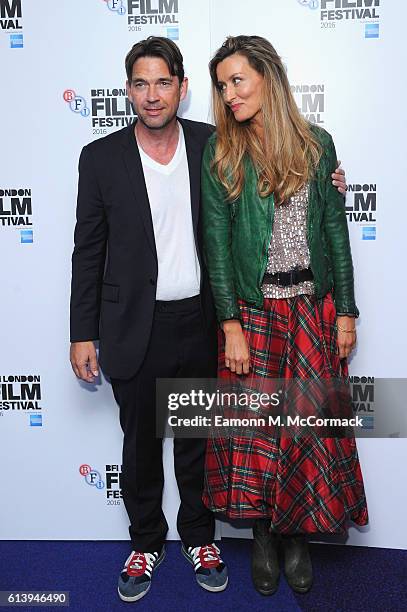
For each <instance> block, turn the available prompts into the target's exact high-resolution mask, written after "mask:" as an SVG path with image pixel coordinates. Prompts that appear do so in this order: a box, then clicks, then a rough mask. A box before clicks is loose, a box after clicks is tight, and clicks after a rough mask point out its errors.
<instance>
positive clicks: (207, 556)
mask: <svg viewBox="0 0 407 612" xmlns="http://www.w3.org/2000/svg"><path fill="white" fill-rule="evenodd" d="M181 550H182V554H183V555H184V557H186V558H187V559H188V561H189V562H190V563H192V565H193V566H194V569H195V576H196V580H197V582H198V584H199V586H201V587H202V588H203V589H206V590H207V591H212V592H214V593H216V592H218V591H223V590H224V589H226V587H227V584H228V570H227V567H226V565H225V564H224V563H223V561H222V559H221V558H220V556H219V554H220V550H219V548H218V547H217V546H216V545H215V544H208V545H207V546H196V547H195V548H192V546H189V547H188V549H186V548H185V547H184V546H182V549H181Z"/></svg>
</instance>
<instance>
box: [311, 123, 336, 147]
mask: <svg viewBox="0 0 407 612" xmlns="http://www.w3.org/2000/svg"><path fill="white" fill-rule="evenodd" d="M309 128H310V130H311V132H312V135H313V136H314V138H316V139H317V140H318V142H319V144H320V145H322V146H323V147H324V146H326V145H328V144H331V143H332V136H331V134H330V133H329V132H328V131H327V130H326V129H325V128H323V127H321V126H320V125H315V123H309Z"/></svg>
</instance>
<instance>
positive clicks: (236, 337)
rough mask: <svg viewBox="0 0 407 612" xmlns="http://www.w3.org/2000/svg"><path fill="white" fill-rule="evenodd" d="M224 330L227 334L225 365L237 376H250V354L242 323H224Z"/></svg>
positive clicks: (231, 321) (232, 320)
mask: <svg viewBox="0 0 407 612" xmlns="http://www.w3.org/2000/svg"><path fill="white" fill-rule="evenodd" d="M222 329H223V332H224V334H225V365H226V367H227V368H230V371H231V372H236V374H248V373H249V368H250V353H249V347H248V345H247V340H246V338H245V336H244V333H243V330H242V326H241V324H240V321H237V320H235V319H231V320H229V321H224V322H223V324H222Z"/></svg>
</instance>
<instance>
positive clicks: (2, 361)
mask: <svg viewBox="0 0 407 612" xmlns="http://www.w3.org/2000/svg"><path fill="white" fill-rule="evenodd" d="M13 6H14V8H15V14H13V13H14V11H13ZM20 9H21V10H20ZM154 11H157V12H154ZM404 16H405V7H404V2H403V0H391V1H390V0H355V1H354V2H349V1H346V0H284V1H283V0H256V2H255V3H248V2H246V1H245V0H200V1H196V2H195V1H192V0H190V1H188V0H178V1H177V0H166V1H164V0H150V1H148V0H146V1H143V0H109V1H108V2H106V1H105V0H58V2H55V1H53V0H21V2H18V1H17V2H14V3H13V2H12V1H11V0H0V57H1V67H2V71H1V74H2V95H1V98H0V112H1V119H2V142H3V147H2V160H1V166H0V248H1V257H2V268H1V269H2V274H1V281H2V282H1V288H2V299H1V301H0V317H1V322H2V325H1V328H0V334H1V338H0V342H1V344H0V346H1V352H0V377H1V380H0V394H1V397H0V453H1V456H0V459H1V466H2V479H3V487H2V492H1V498H2V499H1V506H2V515H3V517H7V520H3V521H2V522H1V525H0V538H2V539H125V538H127V536H128V532H127V517H126V515H125V510H124V506H123V504H122V503H121V501H120V497H119V495H120V491H119V471H120V461H121V431H120V427H119V422H118V410H117V407H116V405H115V403H114V400H113V396H112V393H111V388H110V386H109V384H108V383H107V382H106V381H105V380H104V378H103V377H102V379H101V381H100V382H99V383H98V384H96V385H94V386H88V385H85V384H81V383H79V382H78V381H77V380H76V379H75V377H74V375H73V374H72V372H71V369H70V365H69V361H68V349H69V345H68V336H69V330H68V303H69V282H70V256H71V252H72V246H73V243H72V236H73V227H74V218H75V198H76V184H77V160H78V157H79V153H80V150H81V148H82V146H83V145H84V144H86V143H87V142H89V141H90V140H93V139H95V138H99V137H103V136H104V135H105V134H107V133H110V132H111V131H113V130H116V129H120V128H121V127H123V126H124V125H126V122H127V121H129V120H130V119H131V112H130V111H129V108H128V107H127V108H126V100H125V96H124V95H123V89H124V86H125V72H124V57H125V55H126V53H127V51H128V50H129V48H130V47H131V46H132V44H134V42H136V41H137V40H140V39H142V38H145V37H146V36H148V35H149V34H158V35H165V36H169V37H172V38H174V39H175V40H176V41H177V43H178V44H179V46H180V48H181V50H182V52H183V54H184V59H185V66H186V72H187V74H188V76H189V78H190V93H189V95H188V98H187V100H186V101H185V102H184V103H183V105H182V108H181V111H182V115H183V116H185V117H188V118H191V119H196V120H201V121H208V120H210V108H209V77H208V71H207V64H208V61H209V58H210V56H211V54H212V53H213V52H214V51H215V49H216V48H217V47H218V46H219V45H220V44H221V43H222V41H223V40H224V38H225V36H226V35H228V34H233V35H236V34H242V33H244V34H259V35H263V36H265V37H267V38H268V39H270V40H271V42H272V43H273V44H274V45H275V47H276V48H277V50H278V52H279V53H280V55H281V56H282V58H283V60H284V63H285V64H286V66H287V70H288V76H289V79H290V83H291V85H292V86H293V88H294V91H295V96H296V99H297V103H298V105H299V107H300V108H301V110H302V111H303V112H304V113H305V114H309V115H312V116H311V117H310V118H311V119H312V120H313V121H316V122H317V123H319V124H321V125H323V127H325V128H326V129H327V130H328V131H329V132H331V134H332V135H333V137H334V141H335V143H336V147H337V152H338V157H339V158H340V159H341V160H342V161H343V164H344V166H345V168H346V170H347V180H348V183H349V185H350V186H351V189H352V191H350V192H349V193H348V195H347V208H348V213H349V214H348V217H349V228H350V234H351V242H352V251H353V256H354V264H355V269H356V293H357V302H358V305H359V308H360V311H361V317H360V319H359V320H358V336H359V344H358V349H357V351H356V354H355V355H354V357H353V359H352V361H351V374H352V375H354V376H360V377H370V382H369V384H373V385H374V379H377V378H379V377H387V378H391V377H405V373H406V369H405V358H404V343H405V339H406V334H405V331H404V328H403V326H402V325H401V324H400V321H401V320H402V318H401V317H402V315H403V314H404V299H403V298H404V297H405V283H404V280H402V275H401V276H400V272H401V270H402V268H403V264H404V260H405V258H406V247H405V240H404V235H403V234H404V229H405V227H406V221H407V218H406V217H407V215H406V207H405V202H404V199H405V196H404V189H403V187H404V179H405V176H406V161H405V159H406V156H405V153H404V148H403V146H402V144H403V143H404V140H405V138H406V137H407V126H406V122H405V116H404V101H405V99H406V84H405V77H404V72H405V61H406V59H407V58H406V46H405V39H404V37H403V33H402V23H403V22H404V19H403V17H404ZM164 18H165V19H164ZM160 19H161V21H163V22H164V21H165V22H166V23H161V24H160V23H158V24H155V23H154V21H156V20H157V21H158V22H159V21H160ZM143 21H146V22H147V24H144V23H143ZM150 21H151V22H153V23H151V24H150V23H149V22H150ZM120 90H122V91H120ZM108 171H109V169H108V168H106V172H108ZM362 196H363V198H362ZM362 204H363V206H364V207H365V208H367V209H368V210H366V211H363V206H362ZM361 213H363V215H361ZM371 410H374V405H372V406H371ZM373 415H374V413H373ZM373 418H374V416H373ZM358 447H359V452H360V457H361V463H362V470H363V474H364V479H365V486H366V493H367V498H368V506H369V512H370V525H369V527H367V528H364V529H359V530H358V529H356V528H354V527H352V528H351V529H350V530H349V538H348V540H347V543H349V544H358V545H364V546H383V547H392V548H407V526H406V525H405V521H404V509H405V507H406V503H407V495H406V485H405V479H404V470H403V467H404V465H405V464H406V461H407V443H406V440H404V439H399V440H397V439H382V440H380V439H377V440H359V442H358ZM165 465H166V487H165V495H164V507H165V512H166V514H167V517H168V520H169V523H170V532H169V538H170V539H175V538H177V537H178V536H177V533H176V529H175V517H176V510H177V505H178V495H177V491H176V485H175V479H174V475H173V469H172V456H171V441H169V440H167V441H166V442H165ZM89 471H90V473H89ZM218 535H219V536H221V535H233V536H234V535H239V536H240V535H242V536H248V535H249V531H248V530H245V529H243V530H242V529H239V530H237V529H236V528H235V527H232V526H230V525H229V524H228V523H225V522H221V523H219V524H218Z"/></svg>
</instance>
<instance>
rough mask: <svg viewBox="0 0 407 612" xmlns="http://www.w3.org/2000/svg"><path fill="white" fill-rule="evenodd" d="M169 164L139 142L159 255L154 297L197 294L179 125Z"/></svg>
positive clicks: (177, 297)
mask: <svg viewBox="0 0 407 612" xmlns="http://www.w3.org/2000/svg"><path fill="white" fill-rule="evenodd" d="M178 127H179V138H178V146H177V149H176V151H175V153H174V156H173V158H172V160H171V161H170V163H169V164H167V165H163V164H159V163H158V162H156V161H155V160H154V159H152V158H151V157H149V156H148V155H147V154H146V153H145V152H144V151H143V149H142V148H141V146H140V145H138V148H139V152H140V157H141V163H142V165H143V172H144V179H145V182H146V187H147V193H148V199H149V202H150V209H151V216H152V219H153V228H154V237H155V244H156V250H157V257H158V279H157V293H156V299H157V300H166V301H168V300H181V299H184V298H187V297H192V296H194V295H198V294H199V289H200V280H201V270H200V266H199V260H198V255H197V252H196V247H195V239H194V231H193V226H192V212H191V192H190V184H189V171H188V160H187V154H186V148H185V139H184V133H183V130H182V126H181V124H180V123H178Z"/></svg>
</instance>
